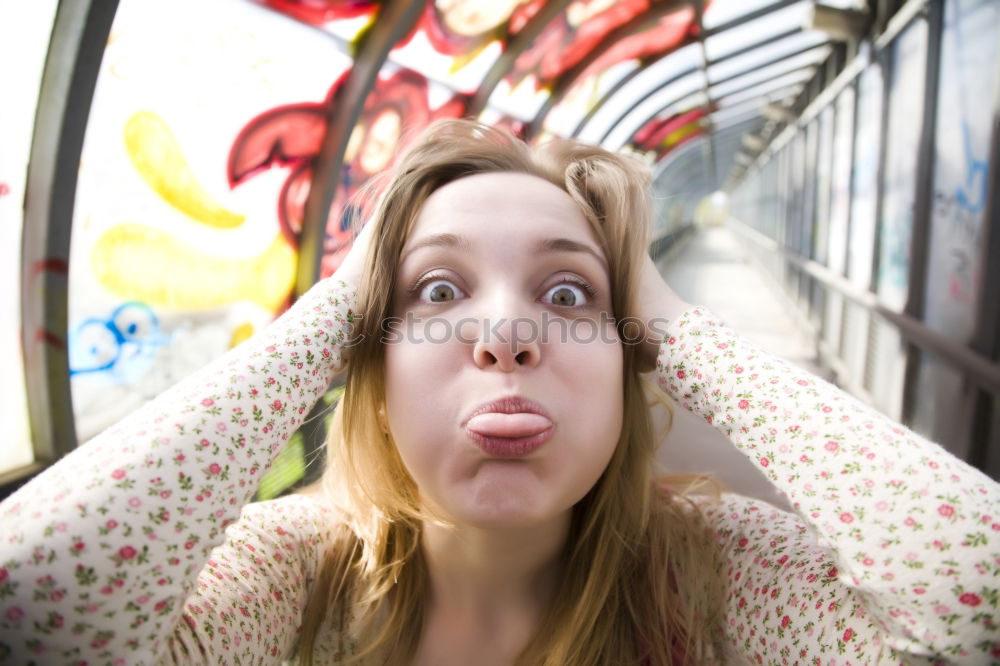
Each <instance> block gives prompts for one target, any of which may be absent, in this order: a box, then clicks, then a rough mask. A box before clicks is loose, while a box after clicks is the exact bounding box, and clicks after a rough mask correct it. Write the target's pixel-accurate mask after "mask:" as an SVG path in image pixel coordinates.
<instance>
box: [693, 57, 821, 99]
mask: <svg viewBox="0 0 1000 666" xmlns="http://www.w3.org/2000/svg"><path fill="white" fill-rule="evenodd" d="M829 53H830V49H829V48H827V47H825V46H821V47H818V48H815V49H812V50H810V51H807V52H806V53H802V54H799V55H797V56H794V57H792V58H786V59H784V60H780V61H778V62H776V63H774V64H772V65H768V66H767V67H763V68H761V69H758V70H756V71H753V72H750V73H748V74H744V75H742V76H738V77H737V78H735V79H731V80H729V81H726V82H725V83H721V84H715V83H714V82H713V85H712V96H713V97H723V96H725V95H727V94H728V93H729V92H731V91H733V90H740V89H741V88H746V87H747V86H751V85H754V84H756V83H762V82H766V81H772V80H774V79H777V78H781V77H783V76H785V75H786V73H791V72H793V71H798V70H800V69H802V68H807V67H808V68H813V67H815V66H817V65H818V64H819V63H820V62H822V61H823V59H824V58H826V56H827V55H828V54H829Z"/></svg>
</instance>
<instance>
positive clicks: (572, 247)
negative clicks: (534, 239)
mask: <svg viewBox="0 0 1000 666" xmlns="http://www.w3.org/2000/svg"><path fill="white" fill-rule="evenodd" d="M538 251H540V252H584V253H586V254H589V255H590V256H592V257H594V259H597V261H598V262H599V263H600V264H601V266H604V267H605V268H607V265H608V262H607V260H606V259H605V258H604V256H603V255H601V254H600V253H599V252H597V251H596V250H594V248H592V247H590V246H589V245H586V244H584V243H578V242H577V241H575V240H570V239H569V238H546V239H545V240H543V241H541V242H540V243H538Z"/></svg>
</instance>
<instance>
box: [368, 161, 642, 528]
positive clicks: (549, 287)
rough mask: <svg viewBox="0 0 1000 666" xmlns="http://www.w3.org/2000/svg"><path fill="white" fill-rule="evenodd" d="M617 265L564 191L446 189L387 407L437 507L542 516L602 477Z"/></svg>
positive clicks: (466, 181)
mask: <svg viewBox="0 0 1000 666" xmlns="http://www.w3.org/2000/svg"><path fill="white" fill-rule="evenodd" d="M610 291H611V284H610V279H609V274H608V268H607V264H606V261H605V258H604V255H603V253H602V251H601V249H600V244H599V243H598V241H597V239H596V237H595V235H594V232H593V231H592V230H591V228H590V225H589V224H588V223H587V220H586V219H585V218H584V216H583V214H582V213H581V211H580V210H579V208H578V207H577V205H576V204H575V203H574V202H573V200H572V199H571V198H570V197H569V195H567V194H566V193H565V192H563V191H562V190H560V189H559V188H558V187H556V186H554V185H552V184H550V183H548V182H546V181H544V180H542V179H540V178H537V177H534V176H529V175H524V174H516V173H491V174H479V175H475V176H469V177H466V178H463V179H461V180H458V181H455V182H452V183H450V184H448V185H446V186H444V187H442V188H441V189H439V190H437V191H435V192H434V193H433V194H432V195H431V196H430V197H429V198H428V199H427V201H426V203H425V204H424V206H423V208H422V210H421V211H420V213H419V215H418V217H417V219H416V222H415V224H414V227H413V230H412V232H411V234H410V237H409V238H408V239H407V241H406V243H405V246H404V248H403V252H402V253H401V258H400V263H399V271H398V275H397V283H396V286H395V291H394V294H393V315H394V317H396V318H398V319H396V320H395V325H394V326H393V327H392V328H391V329H390V330H389V332H388V333H387V335H386V338H385V340H386V350H385V352H386V357H385V359H386V360H385V363H386V365H385V374H386V411H387V417H388V422H389V428H390V430H391V432H392V436H393V439H394V440H395V442H396V445H397V447H398V449H399V453H400V456H401V457H402V459H403V462H404V463H405V465H406V467H407V469H408V470H409V472H410V474H411V475H412V476H413V478H414V480H415V481H416V483H417V486H418V487H419V488H420V492H421V496H422V498H423V499H424V501H425V502H426V503H427V505H428V506H430V507H431V508H434V509H436V510H438V511H441V512H442V513H444V514H445V515H446V516H447V517H449V518H450V519H451V520H454V521H456V522H458V523H460V524H467V525H473V526H479V527H489V526H504V525H515V524H533V523H539V522H542V521H545V520H550V519H553V518H555V517H557V516H560V515H562V514H563V513H564V512H566V511H567V510H568V509H569V508H570V507H572V506H573V504H575V503H576V502H577V501H578V500H580V499H581V498H582V497H583V496H584V495H585V494H586V493H587V491H588V490H590V488H591V487H592V486H593V485H594V483H595V482H596V481H597V479H598V477H599V476H600V474H601V472H602V471H603V470H604V468H605V467H606V465H607V463H608V460H609V459H610V458H611V454H612V453H613V451H614V448H615V446H616V444H617V441H618V437H619V433H620V431H621V425H622V391H623V387H622V347H621V343H620V341H619V339H618V336H617V332H616V329H615V325H614V321H613V319H612V316H611V293H610Z"/></svg>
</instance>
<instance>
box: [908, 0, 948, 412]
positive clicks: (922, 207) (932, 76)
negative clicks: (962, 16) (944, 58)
mask: <svg viewBox="0 0 1000 666" xmlns="http://www.w3.org/2000/svg"><path fill="white" fill-rule="evenodd" d="M943 4H944V0H932V1H931V2H930V3H928V5H927V63H926V67H927V70H926V83H925V85H924V112H923V121H922V123H921V126H920V144H919V148H918V150H917V178H916V183H915V188H916V191H915V192H914V197H913V226H912V228H911V231H910V267H909V268H910V272H909V279H908V286H907V295H906V305H905V307H904V308H903V312H904V314H908V315H910V316H911V317H913V318H914V319H918V320H922V319H923V317H924V301H925V292H926V290H927V262H928V261H929V260H930V256H929V252H928V242H929V239H930V230H931V211H932V210H933V207H934V194H933V192H934V158H935V136H936V132H937V101H938V88H939V82H940V73H941V34H942V32H943V31H944V7H943ZM921 356H922V353H921V351H920V349H919V348H918V347H917V346H916V345H914V344H912V343H907V344H906V372H905V375H904V377H905V378H904V380H903V406H902V415H903V422H904V423H910V422H911V421H912V418H913V410H914V407H915V405H916V399H917V379H918V377H919V374H920V360H921Z"/></svg>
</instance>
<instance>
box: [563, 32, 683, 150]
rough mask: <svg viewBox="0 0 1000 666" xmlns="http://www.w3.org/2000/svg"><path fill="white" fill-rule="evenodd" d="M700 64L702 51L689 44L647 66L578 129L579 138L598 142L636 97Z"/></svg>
mask: <svg viewBox="0 0 1000 666" xmlns="http://www.w3.org/2000/svg"><path fill="white" fill-rule="evenodd" d="M700 63H701V52H700V50H699V48H698V46H697V45H695V44H692V45H691V46H685V47H684V48H682V49H679V50H678V51H676V52H675V53H673V54H671V55H670V56H669V57H667V58H663V59H662V60H659V61H658V62H656V63H654V64H652V65H650V66H649V67H647V68H646V69H644V70H643V71H641V72H640V73H639V74H637V75H636V76H635V77H634V78H633V79H632V80H631V81H629V82H628V83H627V84H626V85H625V86H623V87H622V88H621V90H619V91H618V92H617V93H616V94H615V95H614V96H613V97H612V98H611V99H609V100H608V102H607V103H606V104H604V106H602V107H601V108H600V109H599V110H598V111H597V113H595V114H594V117H593V118H591V119H590V122H588V123H587V124H586V125H585V126H584V128H583V130H582V131H581V132H580V138H581V139H583V140H584V141H590V142H591V143H598V142H600V141H601V138H602V137H603V136H604V134H605V133H606V132H607V131H608V130H610V129H611V127H612V126H613V125H614V124H615V123H617V122H618V120H619V119H620V118H621V117H622V114H624V113H626V112H627V111H628V109H630V108H631V107H632V105H633V104H635V102H636V100H638V99H640V98H642V97H643V96H644V95H646V94H647V93H648V92H650V91H652V90H655V89H657V88H659V87H660V86H661V85H663V83H664V82H666V81H669V80H671V79H673V78H674V77H676V76H678V75H680V74H681V73H682V72H686V71H691V70H695V69H697V68H698V66H699V65H700Z"/></svg>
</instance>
